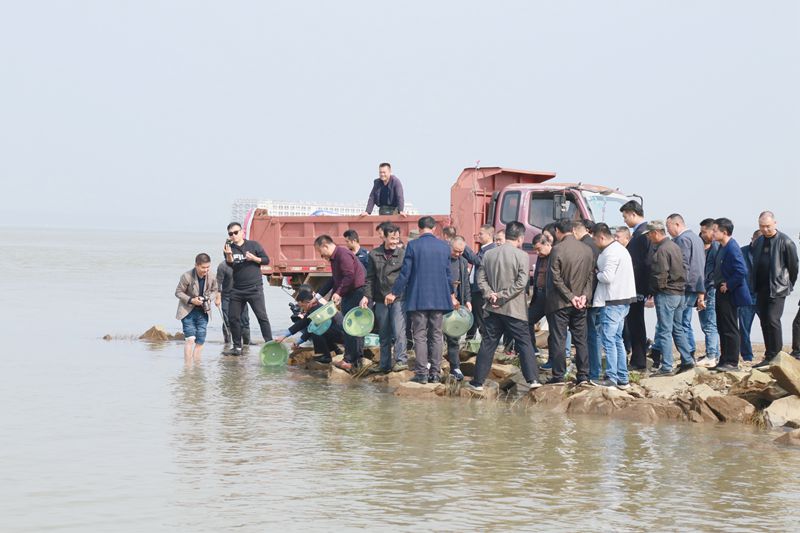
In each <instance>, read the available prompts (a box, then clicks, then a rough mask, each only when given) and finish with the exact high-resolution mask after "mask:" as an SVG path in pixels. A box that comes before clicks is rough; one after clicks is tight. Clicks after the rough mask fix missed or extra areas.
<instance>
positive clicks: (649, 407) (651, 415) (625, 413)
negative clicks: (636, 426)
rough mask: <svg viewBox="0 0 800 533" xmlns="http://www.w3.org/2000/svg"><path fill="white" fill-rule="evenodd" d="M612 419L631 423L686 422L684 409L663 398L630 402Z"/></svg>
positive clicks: (613, 415)
mask: <svg viewBox="0 0 800 533" xmlns="http://www.w3.org/2000/svg"><path fill="white" fill-rule="evenodd" d="M611 417H612V418H616V419H620V420H628V421H630V422H641V423H649V424H652V423H655V422H658V421H659V420H685V419H686V415H685V414H684V412H683V409H681V408H680V407H678V406H677V405H675V404H674V403H672V402H670V401H669V400H665V399H663V398H646V399H643V400H635V401H632V402H629V403H628V404H627V405H625V406H624V407H622V408H621V409H619V410H617V411H615V412H613V413H611Z"/></svg>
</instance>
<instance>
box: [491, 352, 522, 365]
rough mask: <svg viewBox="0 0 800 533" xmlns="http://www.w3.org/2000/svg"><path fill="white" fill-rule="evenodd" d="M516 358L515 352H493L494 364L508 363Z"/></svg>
mask: <svg viewBox="0 0 800 533" xmlns="http://www.w3.org/2000/svg"><path fill="white" fill-rule="evenodd" d="M516 359H517V354H507V353H505V352H495V354H494V361H495V363H494V364H501V365H510V364H511V363H512V362H513V361H515V360H516Z"/></svg>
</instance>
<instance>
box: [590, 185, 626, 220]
mask: <svg viewBox="0 0 800 533" xmlns="http://www.w3.org/2000/svg"><path fill="white" fill-rule="evenodd" d="M581 193H582V194H583V198H584V199H585V200H586V205H587V206H588V207H589V211H590V212H591V214H592V220H594V221H595V222H605V223H606V224H608V225H609V227H611V228H612V229H613V228H615V227H617V226H624V225H625V222H624V221H623V220H622V213H620V212H619V208H620V207H622V204H624V203H625V202H627V201H628V198H627V197H625V196H623V195H621V194H618V193H612V194H608V195H604V194H600V193H596V192H591V191H581Z"/></svg>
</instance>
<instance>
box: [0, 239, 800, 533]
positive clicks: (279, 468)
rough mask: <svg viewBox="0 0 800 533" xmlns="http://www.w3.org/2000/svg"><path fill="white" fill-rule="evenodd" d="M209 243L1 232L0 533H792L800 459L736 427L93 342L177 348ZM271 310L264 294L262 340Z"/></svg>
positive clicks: (274, 311)
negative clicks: (562, 407)
mask: <svg viewBox="0 0 800 533" xmlns="http://www.w3.org/2000/svg"><path fill="white" fill-rule="evenodd" d="M217 241H219V239H214V236H213V235H212V236H207V235H168V234H132V233H108V234H101V233H92V232H66V231H54V230H53V231H51V230H48V231H29V230H26V231H25V232H18V231H12V230H0V267H1V268H0V271H2V272H3V273H4V276H3V277H2V278H1V281H0V289H2V291H1V293H2V294H3V295H4V299H3V300H4V301H3V303H4V305H3V307H2V311H1V312H0V313H2V314H0V319H1V320H0V324H2V333H3V335H2V337H3V341H4V342H3V349H2V354H3V356H2V358H0V365H1V366H0V405H2V410H1V411H0V413H1V414H0V427H1V428H2V431H1V432H0V530H2V531H43V530H51V529H58V530H67V531H110V530H113V531H137V532H138V531H160V530H172V531H176V530H177V531H218V530H221V529H223V528H224V529H233V528H236V529H238V530H241V531H264V530H275V529H278V528H282V529H284V530H297V529H301V528H302V529H305V530H328V531H330V530H351V529H352V530H355V529H363V528H366V529H384V530H387V529H390V530H396V531H407V530H412V529H415V530H419V529H420V528H423V529H429V530H475V529H493V530H512V529H516V530H562V531H576V530H601V531H605V530H607V531H618V530H654V531H660V530H725V531H754V530H766V529H767V528H769V529H770V530H773V531H789V530H797V515H796V509H797V506H798V504H800V453H799V452H797V451H795V450H791V449H785V448H780V447H776V446H774V445H773V444H772V443H771V439H772V438H774V437H773V436H772V435H770V434H766V433H763V432H759V431H757V430H754V429H752V428H749V427H744V426H725V425H702V426H700V425H691V424H674V423H665V424H657V425H640V424H633V423H627V422H621V421H610V420H607V419H605V418H593V417H575V418H568V417H564V416H561V415H554V414H552V413H550V412H548V411H545V410H542V409H539V408H524V407H522V406H521V405H510V404H507V403H481V402H464V401H449V400H441V401H434V402H431V401H415V400H409V399H400V398H395V397H393V396H391V395H389V394H386V392H385V391H383V390H381V389H380V388H379V387H378V386H374V385H369V384H358V385H355V386H344V385H331V384H328V383H327V382H326V381H324V380H321V379H318V378H314V377H310V376H308V375H306V374H304V373H303V372H300V371H296V370H292V369H288V370H281V371H266V370H265V369H263V368H261V367H260V366H259V365H258V362H257V358H256V357H254V356H252V355H251V356H249V357H246V358H243V359H241V360H228V358H225V359H223V358H220V357H219V356H218V355H217V354H218V351H219V348H220V345H219V344H209V346H208V348H207V351H206V354H205V356H204V358H203V360H202V362H201V363H200V364H198V365H191V366H186V365H184V362H183V356H182V349H181V346H180V345H179V344H167V345H164V346H161V347H159V348H156V347H153V346H149V345H147V344H144V343H141V342H138V341H113V342H106V341H103V340H100V337H101V336H102V335H103V334H105V333H112V334H130V333H141V332H142V331H144V330H145V329H146V328H147V327H149V326H151V325H152V324H154V323H162V324H164V325H166V326H168V328H169V329H170V330H172V331H174V330H177V329H178V322H177V321H176V320H174V318H173V317H174V313H175V299H174V297H173V295H172V294H173V291H174V287H175V285H176V284H177V281H178V277H179V275H180V273H181V272H183V271H184V270H187V269H188V268H190V267H191V263H192V260H193V258H194V255H195V254H196V253H197V252H199V251H202V250H205V251H211V252H213V251H214V245H215V244H219V243H218V242H217ZM214 255H216V257H217V258H219V253H216V254H214ZM286 302H288V298H287V297H286V296H285V295H284V294H283V293H282V292H281V291H280V290H279V289H271V290H270V291H269V297H268V308H269V311H270V313H271V316H272V317H273V320H274V322H275V323H277V325H278V326H285V325H287V323H288V313H287V311H288V307H287V306H286ZM787 309H791V308H790V307H789V306H787ZM215 318H216V320H215V321H213V322H212V331H211V333H210V335H209V336H210V339H211V340H218V339H220V338H221V332H220V330H219V320H218V317H215Z"/></svg>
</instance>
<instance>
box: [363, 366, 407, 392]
mask: <svg viewBox="0 0 800 533" xmlns="http://www.w3.org/2000/svg"><path fill="white" fill-rule="evenodd" d="M413 377H414V371H413V370H403V371H401V372H389V373H388V374H373V375H372V376H371V377H370V378H369V379H370V381H372V382H373V383H383V384H386V385H387V386H389V387H392V388H394V387H399V386H400V384H402V383H405V382H406V381H408V380H409V379H411V378H413Z"/></svg>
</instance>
